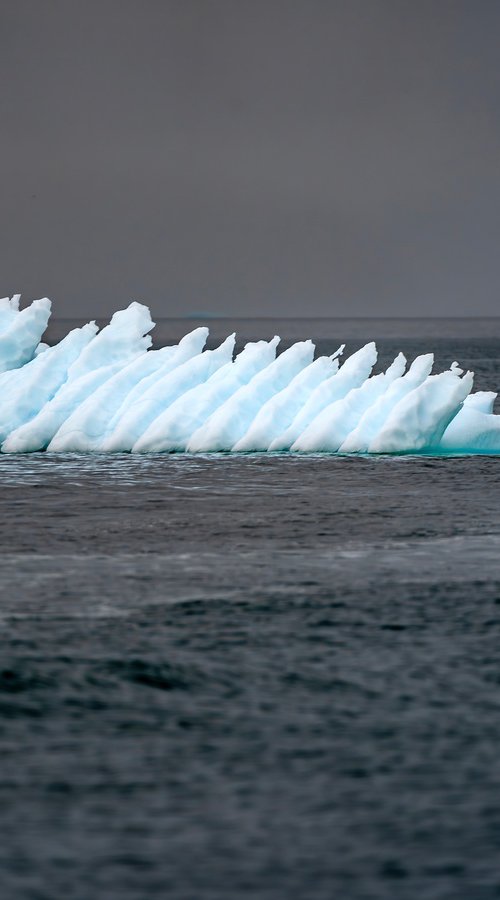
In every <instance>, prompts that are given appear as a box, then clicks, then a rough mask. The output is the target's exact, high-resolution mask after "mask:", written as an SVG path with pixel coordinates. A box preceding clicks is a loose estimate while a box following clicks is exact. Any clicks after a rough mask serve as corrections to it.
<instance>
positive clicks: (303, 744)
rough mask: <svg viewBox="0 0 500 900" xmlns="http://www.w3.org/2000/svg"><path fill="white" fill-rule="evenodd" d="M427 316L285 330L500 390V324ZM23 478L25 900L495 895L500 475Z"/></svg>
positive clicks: (151, 464) (181, 469)
mask: <svg viewBox="0 0 500 900" xmlns="http://www.w3.org/2000/svg"><path fill="white" fill-rule="evenodd" d="M185 324H186V323H184V325H185ZM410 324H411V328H412V329H413V331H414V333H413V334H411V335H408V333H406V334H401V333H398V334H396V335H394V336H393V335H390V334H389V336H387V330H389V327H394V323H388V325H387V326H386V328H385V330H384V328H383V326H382V325H380V328H381V330H382V331H384V334H381V335H380V334H374V333H373V328H370V330H368V329H367V331H366V332H365V333H356V329H358V328H360V324H359V323H357V322H354V323H344V325H345V327H344V328H343V329H341V328H339V327H337V326H338V323H333V324H332V323H329V324H327V325H325V324H324V323H322V325H321V330H319V329H318V330H317V331H315V329H317V323H314V322H311V323H307V322H305V323H304V322H301V323H300V329H299V327H298V326H297V329H296V330H297V331H298V334H294V333H291V332H293V330H294V328H296V326H295V325H294V324H293V323H283V322H282V323H278V325H279V326H280V331H281V332H282V333H283V334H284V335H285V338H284V340H285V341H286V340H288V341H289V342H290V343H291V342H292V341H293V340H295V339H298V338H299V336H300V337H301V338H302V337H305V336H310V337H312V339H313V340H315V342H316V343H317V344H318V345H319V346H320V348H321V351H322V352H325V353H326V352H333V351H334V350H335V348H336V346H338V344H339V343H340V341H343V340H345V339H347V348H346V351H347V350H349V351H351V352H353V351H354V350H355V349H356V348H357V347H359V346H361V344H362V343H364V342H365V341H366V340H367V339H369V338H370V337H372V336H374V337H376V338H377V346H378V348H379V362H378V364H377V365H378V366H379V367H380V370H383V368H384V367H385V366H386V365H387V364H388V363H389V362H390V361H391V360H392V359H394V357H395V355H396V353H397V352H398V351H399V350H402V351H403V352H404V353H405V355H406V356H407V358H413V357H414V356H416V355H418V354H419V353H425V352H427V351H428V350H430V349H432V350H433V351H434V352H435V354H436V359H437V360H438V361H439V362H440V363H442V365H443V366H444V365H449V364H450V362H451V361H453V360H454V359H458V360H459V361H460V363H461V364H462V365H463V367H464V368H472V369H474V371H475V372H476V387H477V389H481V388H484V389H486V388H493V389H495V388H498V386H499V384H500V365H499V361H500V340H499V337H498V335H499V331H498V330H497V331H496V333H495V324H494V323H493V324H490V325H489V326H488V329H487V331H488V334H485V332H482V333H481V323H479V324H477V325H476V326H475V327H476V331H479V332H480V333H479V335H476V336H474V326H473V325H471V324H470V323H468V328H467V333H466V334H464V333H462V332H461V331H460V323H459V324H458V325H457V323H448V325H447V331H448V336H447V335H444V334H443V333H442V332H441V331H440V330H439V329H437V330H438V333H437V334H435V335H434V339H432V336H431V335H429V334H428V333H425V334H423V336H422V337H419V336H418V333H416V332H418V327H420V330H421V331H422V332H424V331H425V328H426V327H428V325H427V324H426V323H420V326H418V323H410ZM227 325H228V323H223V324H222V325H221V330H222V328H223V330H224V334H225V335H227V334H228V333H229V332H230V331H232V330H235V329H234V328H232V329H229V328H227ZM218 327H219V326H218V325H217V328H218ZM161 328H162V329H163V333H164V334H165V336H166V337H165V342H168V340H169V339H170V338H171V339H173V338H175V337H177V335H176V334H175V335H174V334H173V332H174V331H175V329H176V328H177V326H176V324H175V323H162V324H161ZM217 328H213V329H212V330H213V331H215V332H216V333H215V334H214V335H213V341H214V345H216V344H217V343H220V341H219V340H218V338H219V334H218V333H217ZM287 329H288V333H287ZM67 330H68V329H67V328H66V327H65V329H64V333H66V331H67ZM187 330H189V325H188V327H187V328H185V327H184V328H183V330H182V333H185V331H187ZM237 330H238V331H239V332H240V333H241V332H242V331H243V335H242V338H243V340H245V339H264V338H265V339H269V338H270V337H272V334H274V333H275V332H276V331H278V329H277V328H276V323H269V322H266V321H264V322H253V323H247V325H246V326H245V327H244V328H243V329H241V328H238V329H237ZM325 331H327V332H328V333H325ZM278 333H279V331H278ZM167 335H168V336H169V337H167ZM384 335H385V336H384ZM49 336H50V334H49ZM335 342H336V343H335ZM0 485H1V489H0V498H1V516H0V535H1V542H0V547H1V558H0V616H1V621H2V632H1V638H0V640H1V649H2V654H1V669H0V711H1V718H0V758H1V760H2V770H1V772H2V774H1V778H0V786H1V800H2V803H1V811H0V864H1V869H2V891H3V893H4V896H6V897H9V898H17V897H23V898H24V897H33V898H35V897H37V898H47V900H48V898H50V900H52V898H54V897H59V896H64V897H65V898H66V900H88V897H89V896H92V897H93V898H98V900H114V898H120V900H136V898H137V900H138V898H145V897H147V898H148V900H149V898H156V897H158V898H164V897H167V896H168V897H169V900H184V898H196V900H220V898H228V900H229V898H231V900H234V898H240V897H249V898H259V900H261V898H264V900H282V898H283V897H286V898H287V900H288V898H293V900H294V898H300V900H302V898H303V900H331V898H332V897H342V898H349V900H366V898H383V900H386V898H394V897H397V898H398V900H421V898H422V897H426V898H450V900H451V898H453V900H457V898H460V900H461V898H463V900H471V898H474V900H484V898H488V900H490V898H494V897H498V892H499V887H500V863H499V834H500V804H499V803H498V784H499V779H500V761H499V760H500V755H499V752H498V748H499V746H500V655H499V651H498V647H499V645H500V605H499V604H500V562H499V560H500V512H499V510H500V459H499V458H497V457H477V456H476V457H472V456H471V457H467V456H459V457H451V458H441V457H418V456H411V455H409V456H395V457H391V456H380V457H369V456H361V457H356V456H353V457H349V456H328V455H314V454H313V455H311V456H307V455H304V456H303V455H290V454H279V453H277V454H248V455H246V454H245V455H237V454H234V455H231V454H221V455H216V454H213V455H210V454H207V455H203V454H201V455H197V456H187V455H183V454H175V455H165V454H163V455H162V454H158V455H155V454H151V455H144V456H142V455H130V454H110V455H106V454H95V455H91V454H88V455H85V454H81V455H79V454H51V453H34V454H28V455H3V456H0Z"/></svg>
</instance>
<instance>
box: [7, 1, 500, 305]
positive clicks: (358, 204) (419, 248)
mask: <svg viewBox="0 0 500 900" xmlns="http://www.w3.org/2000/svg"><path fill="white" fill-rule="evenodd" d="M499 39H500V2H498V0H491V2H490V0H300V2H296V0H0V113H1V118H0V126H1V138H0V162H1V173H2V179H1V184H2V190H1V226H0V227H1V234H0V277H1V284H0V296H2V295H4V294H7V293H13V292H15V291H22V292H23V294H24V297H25V299H31V298H33V297H35V296H41V295H45V294H46V295H48V296H50V297H51V298H52V299H53V300H54V304H55V307H54V313H55V314H56V315H61V316H71V315H78V316H87V315H88V316H91V315H106V314H109V313H110V312H112V311H113V309H115V308H117V307H118V306H123V305H125V304H126V303H128V301H129V300H130V299H137V300H144V302H146V303H148V304H149V305H150V306H151V308H152V310H153V313H154V314H155V315H156V316H161V315H174V316H175V315H189V314H192V313H195V312H197V311H209V312H214V313H220V314H228V315H242V316H249V315H290V316H295V315H302V316H308V315H381V316H390V315H475V314H483V315H488V314H490V315H496V314H500V303H499V298H500V63H499V51H498V46H499Z"/></svg>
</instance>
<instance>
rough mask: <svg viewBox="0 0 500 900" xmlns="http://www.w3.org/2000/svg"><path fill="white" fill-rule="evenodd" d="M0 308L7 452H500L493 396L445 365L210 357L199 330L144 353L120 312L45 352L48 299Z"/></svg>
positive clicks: (305, 351)
mask: <svg viewBox="0 0 500 900" xmlns="http://www.w3.org/2000/svg"><path fill="white" fill-rule="evenodd" d="M19 301H20V295H19V294H16V295H14V296H13V297H12V298H9V297H5V298H3V299H0V442H1V450H2V452H3V453H28V452H32V451H39V450H47V451H49V452H51V453H63V452H64V453H67V452H79V453H89V452H94V453H95V452H100V453H104V452H105V453H111V452H133V453H166V452H170V453H172V452H183V453H186V452H187V453H193V454H195V453H216V452H232V453H250V452H289V453H301V454H304V453H340V454H365V453H370V454H391V453H397V454H408V453H413V454H414V453H419V454H433V455H451V454H458V453H459V454H499V455H500V416H499V415H496V414H495V412H494V403H495V400H496V397H497V394H496V393H495V392H493V391H476V392H475V393H473V392H472V389H473V383H474V375H473V373H472V372H465V374H464V372H463V370H462V369H461V368H460V366H459V364H458V363H457V362H453V363H452V364H451V366H450V368H449V369H447V370H446V371H444V372H433V366H434V357H433V354H432V353H427V354H424V355H421V356H417V358H416V359H414V360H413V361H412V362H411V364H410V365H408V366H407V361H406V359H405V357H404V356H403V354H402V353H399V354H398V355H397V356H396V358H395V359H394V361H393V362H392V363H391V364H390V365H389V366H388V368H387V369H386V371H383V372H380V371H379V372H377V371H375V372H374V367H375V366H376V364H377V348H376V346H375V344H374V343H373V342H370V343H368V344H366V345H365V346H364V347H361V348H360V349H359V350H357V351H356V352H355V353H352V354H351V355H350V356H348V357H347V358H346V359H345V360H344V361H343V362H342V361H341V358H342V355H343V351H344V349H345V348H344V345H341V346H340V347H339V349H338V350H336V351H335V352H333V353H332V354H331V355H330V356H320V357H318V358H315V346H314V344H313V343H312V341H311V340H304V341H299V342H297V343H295V344H293V345H292V346H290V347H288V348H287V349H285V350H283V352H281V353H279V352H278V345H279V341H280V339H279V337H278V336H277V335H276V336H275V337H273V338H271V339H269V340H257V341H254V342H250V343H247V344H246V345H245V346H244V347H243V349H241V351H240V352H239V353H237V354H236V356H235V352H234V351H235V341H236V336H235V335H234V334H231V335H229V337H227V338H226V340H225V341H223V342H222V343H221V344H220V346H219V347H216V348H215V349H206V342H207V339H208V333H209V332H208V328H206V327H200V328H196V329H194V330H193V331H191V332H189V333H188V334H186V335H185V336H184V337H183V338H182V339H181V340H180V341H179V342H178V343H177V344H173V345H171V346H166V347H162V348H161V349H157V350H153V349H152V348H151V345H152V339H151V336H150V331H151V330H152V329H153V328H154V322H153V321H152V319H151V315H150V312H149V309H148V308H147V307H146V306H144V305H143V304H141V303H137V302H133V303H130V304H129V306H128V307H127V308H126V309H121V310H118V312H116V313H115V314H114V315H113V316H112V318H111V320H110V322H109V323H108V324H107V325H106V326H105V327H104V328H102V329H101V330H99V328H98V327H97V325H96V324H95V322H89V323H88V324H87V325H84V326H83V327H81V328H75V329H73V330H72V331H70V332H69V334H67V335H66V337H64V338H63V339H62V340H61V341H59V342H58V343H56V344H54V345H53V346H51V345H50V341H47V339H45V340H44V332H45V329H46V327H47V323H48V321H49V316H50V312H51V304H50V300H48V299H47V298H43V299H42V300H35V301H33V303H31V304H30V305H28V306H26V307H25V308H24V309H20V304H19Z"/></svg>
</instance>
